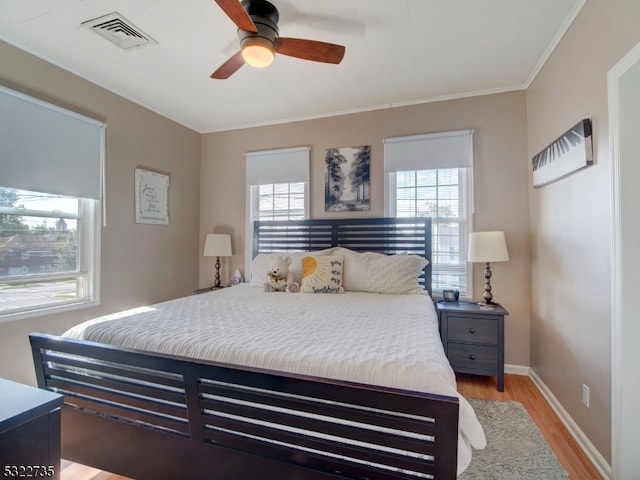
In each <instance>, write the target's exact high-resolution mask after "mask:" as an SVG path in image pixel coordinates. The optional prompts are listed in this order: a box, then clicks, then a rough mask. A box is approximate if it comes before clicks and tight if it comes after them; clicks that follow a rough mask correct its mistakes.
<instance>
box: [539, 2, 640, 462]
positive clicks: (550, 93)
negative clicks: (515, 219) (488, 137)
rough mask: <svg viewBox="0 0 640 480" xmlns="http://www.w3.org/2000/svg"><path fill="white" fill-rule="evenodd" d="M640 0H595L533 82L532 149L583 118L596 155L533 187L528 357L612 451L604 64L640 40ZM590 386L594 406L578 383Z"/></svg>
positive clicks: (600, 444)
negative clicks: (553, 180) (587, 122)
mask: <svg viewBox="0 0 640 480" xmlns="http://www.w3.org/2000/svg"><path fill="white" fill-rule="evenodd" d="M638 25H640V2H637V1H634V0H607V1H603V0H589V1H588V2H587V3H586V5H585V7H584V8H583V10H582V11H581V13H580V14H579V15H578V17H577V18H576V20H575V22H574V24H573V25H572V27H571V28H570V30H569V31H568V33H567V34H566V35H565V37H564V38H563V39H562V41H561V42H560V44H559V45H558V47H557V48H556V50H555V52H554V53H553V55H552V56H551V58H550V59H549V60H548V61H547V63H546V64H545V66H544V68H543V69H542V71H541V72H540V74H539V75H538V77H537V78H536V79H535V81H534V82H533V84H532V85H531V87H530V88H529V89H528V91H527V125H528V129H527V136H528V155H527V156H528V157H531V156H533V155H534V154H535V153H537V152H538V151H540V150H541V149H542V148H544V147H545V146H546V145H547V144H548V143H550V142H551V141H553V140H554V139H555V138H556V137H557V136H558V135H560V134H561V133H562V132H564V131H565V130H566V129H567V128H569V127H571V126H572V125H573V124H575V123H576V122H577V121H578V120H580V119H582V118H591V119H592V120H593V131H594V156H595V164H594V165H593V166H591V167H589V168H587V169H586V170H582V171H580V172H577V173H575V174H573V175H571V176H570V177H567V178H565V179H563V180H560V181H558V182H556V183H553V184H551V185H548V186H545V187H542V188H540V189H536V190H533V189H530V191H529V201H530V221H531V244H532V290H531V306H532V311H531V318H532V322H531V327H532V328H531V335H532V338H531V345H532V350H531V365H532V367H533V369H534V370H535V372H536V374H537V375H538V376H539V377H540V378H541V379H542V381H543V382H544V383H545V385H546V386H547V387H549V389H550V390H551V392H552V393H553V395H554V396H555V397H556V398H557V399H558V400H559V401H560V403H561V404H562V406H563V407H564V409H565V410H566V411H567V412H568V413H569V415H570V416H571V417H572V418H573V420H574V421H575V422H576V423H577V425H578V426H579V428H580V429H581V430H582V431H583V432H584V434H585V435H586V436H587V438H588V439H589V441H590V442H591V443H592V444H593V445H594V446H595V448H596V449H597V450H598V452H599V453H600V454H601V455H602V456H603V457H604V459H605V460H606V461H607V462H609V463H610V459H611V392H610V389H611V382H610V378H611V347H610V344H611V318H610V308H611V295H610V288H611V269H610V262H611V255H610V252H611V217H610V195H611V191H610V190H611V189H610V185H611V183H610V170H609V169H610V166H611V164H610V154H609V140H608V133H609V132H608V116H607V107H608V106H607V72H608V70H609V69H610V68H611V67H612V66H613V65H615V63H616V62H617V61H618V60H619V59H620V58H621V57H622V56H623V55H624V54H625V53H626V52H627V51H628V50H629V49H631V47H633V45H635V43H636V42H638V41H639V40H640V29H638ZM583 383H584V384H586V385H588V386H589V388H590V389H591V407H590V408H589V409H587V408H586V407H585V406H583V405H582V403H581V386H582V384H583Z"/></svg>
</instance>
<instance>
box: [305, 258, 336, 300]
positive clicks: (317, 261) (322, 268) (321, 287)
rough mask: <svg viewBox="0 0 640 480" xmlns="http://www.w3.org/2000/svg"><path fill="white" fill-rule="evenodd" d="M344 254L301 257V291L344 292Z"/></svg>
mask: <svg viewBox="0 0 640 480" xmlns="http://www.w3.org/2000/svg"><path fill="white" fill-rule="evenodd" d="M343 267H344V255H317V256H316V255H307V256H305V257H303V259H302V272H303V273H302V285H301V287H300V291H301V292H303V293H344V288H343V286H342V271H343Z"/></svg>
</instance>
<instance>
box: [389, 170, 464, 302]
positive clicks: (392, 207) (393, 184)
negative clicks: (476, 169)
mask: <svg viewBox="0 0 640 480" xmlns="http://www.w3.org/2000/svg"><path fill="white" fill-rule="evenodd" d="M456 168H457V169H458V184H459V187H458V189H459V194H463V195H464V198H462V199H461V200H459V212H460V215H459V217H458V218H459V219H452V218H450V217H442V218H438V217H435V218H434V217H431V218H432V224H431V228H432V238H431V243H432V245H433V249H432V252H433V251H435V246H436V245H437V244H438V241H437V235H438V233H437V232H438V224H442V223H451V222H457V223H459V225H460V227H459V231H460V236H459V242H458V243H459V251H458V255H459V258H460V261H459V263H458V264H457V266H453V265H452V266H451V267H449V268H450V269H451V270H454V271H458V272H459V271H462V273H463V275H464V284H465V287H464V289H462V288H460V296H461V297H462V298H466V299H468V298H471V297H472V295H473V268H472V267H473V265H472V264H470V263H469V261H468V260H467V255H468V252H467V248H468V238H469V232H471V231H473V230H472V217H473V215H472V213H473V201H472V200H473V188H472V186H473V168H472V167H456ZM448 169H451V167H442V168H424V169H415V170H399V171H390V172H387V175H385V182H386V183H387V187H386V188H385V194H386V195H387V201H386V202H385V205H386V206H387V212H386V214H387V215H388V216H390V217H398V212H397V203H396V193H397V188H398V187H397V181H396V178H397V177H396V175H397V174H398V173H400V172H415V174H416V176H417V172H419V171H428V170H448ZM414 199H415V197H414ZM431 261H432V269H433V276H435V274H436V272H437V271H438V270H439V269H441V267H440V264H439V263H437V262H436V261H435V260H434V259H431ZM432 285H433V286H432V290H433V291H432V292H429V293H430V294H431V295H432V296H433V295H442V290H443V288H442V287H438V288H436V287H435V286H436V285H437V282H436V281H433V280H432ZM449 288H451V287H449Z"/></svg>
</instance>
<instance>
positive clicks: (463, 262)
mask: <svg viewBox="0 0 640 480" xmlns="http://www.w3.org/2000/svg"><path fill="white" fill-rule="evenodd" d="M471 155H472V150H471V132H470V131H464V132H448V133H445V134H433V135H419V136H412V137H400V138H393V139H386V140H385V170H386V172H387V175H388V205H389V215H391V216H395V217H431V219H432V258H431V261H432V267H433V274H432V275H433V278H432V285H433V287H432V288H433V293H441V292H442V290H444V289H457V290H459V291H460V294H461V295H462V296H465V295H467V293H470V292H471V269H470V265H469V263H468V262H467V238H468V235H469V231H470V217H471V215H470V211H471V207H470V201H471V184H472V182H471V165H472V161H471Z"/></svg>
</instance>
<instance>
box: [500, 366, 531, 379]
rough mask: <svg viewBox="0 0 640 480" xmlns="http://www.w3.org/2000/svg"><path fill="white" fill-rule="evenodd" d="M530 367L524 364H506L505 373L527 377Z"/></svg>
mask: <svg viewBox="0 0 640 480" xmlns="http://www.w3.org/2000/svg"><path fill="white" fill-rule="evenodd" d="M529 370H530V368H529V367H525V366H523V365H505V366H504V373H512V374H513V375H524V376H525V377H528V376H529Z"/></svg>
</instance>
